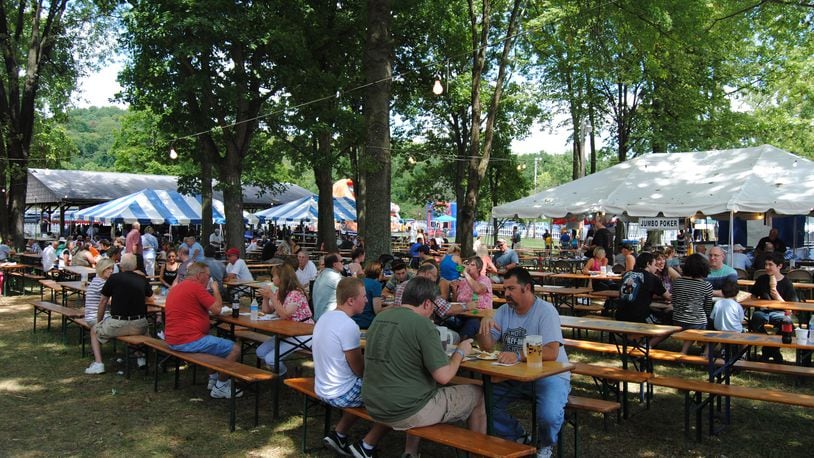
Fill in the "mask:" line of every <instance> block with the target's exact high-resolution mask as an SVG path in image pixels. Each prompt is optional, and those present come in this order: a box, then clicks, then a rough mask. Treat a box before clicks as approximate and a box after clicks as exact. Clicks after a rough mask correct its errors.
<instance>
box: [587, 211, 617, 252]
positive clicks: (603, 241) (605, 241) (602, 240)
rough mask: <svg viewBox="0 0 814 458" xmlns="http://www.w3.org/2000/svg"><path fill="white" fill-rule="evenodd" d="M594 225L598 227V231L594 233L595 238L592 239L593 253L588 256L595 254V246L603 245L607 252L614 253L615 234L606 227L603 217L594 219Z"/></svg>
mask: <svg viewBox="0 0 814 458" xmlns="http://www.w3.org/2000/svg"><path fill="white" fill-rule="evenodd" d="M594 226H595V227H596V232H595V233H594V238H593V240H592V241H591V253H588V254H587V256H588V257H591V256H593V247H595V246H601V247H602V248H604V249H605V253H608V254H609V255H610V254H613V250H612V249H611V242H612V241H613V234H611V231H609V230H608V229H607V228H606V227H605V222H604V221H603V220H602V218H596V219H595V220H594Z"/></svg>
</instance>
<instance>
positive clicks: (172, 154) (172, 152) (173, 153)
mask: <svg viewBox="0 0 814 458" xmlns="http://www.w3.org/2000/svg"><path fill="white" fill-rule="evenodd" d="M170 159H172V160H173V161H174V160H176V159H178V153H177V152H176V151H175V148H174V147H173V148H170Z"/></svg>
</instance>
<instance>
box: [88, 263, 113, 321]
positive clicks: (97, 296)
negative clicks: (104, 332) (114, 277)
mask: <svg viewBox="0 0 814 458" xmlns="http://www.w3.org/2000/svg"><path fill="white" fill-rule="evenodd" d="M103 286H105V280H104V279H103V278H102V277H101V276H99V275H97V276H95V277H93V280H91V281H90V283H88V288H87V290H86V291H85V321H87V322H88V324H90V325H93V324H95V323H96V313H97V311H98V310H99V301H100V300H101V299H102V287H103ZM107 315H110V309H109V308H108V309H107V310H106V311H105V316H107Z"/></svg>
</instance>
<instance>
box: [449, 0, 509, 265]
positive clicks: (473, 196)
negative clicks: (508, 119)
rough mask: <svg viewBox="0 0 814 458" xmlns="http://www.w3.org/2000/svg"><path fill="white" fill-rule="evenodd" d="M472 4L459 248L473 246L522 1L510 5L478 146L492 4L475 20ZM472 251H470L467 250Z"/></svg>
mask: <svg viewBox="0 0 814 458" xmlns="http://www.w3.org/2000/svg"><path fill="white" fill-rule="evenodd" d="M473 2H474V0H470V1H469V23H470V25H469V27H470V33H471V38H472V45H473V51H472V89H471V93H470V105H471V110H472V118H471V124H470V125H471V127H470V133H469V156H470V157H471V159H470V161H469V170H468V176H467V183H466V195H465V197H464V205H463V206H464V208H463V209H462V211H461V220H460V221H459V222H458V223H459V228H460V230H461V231H464V233H463V234H461V244H462V246H468V247H471V246H472V227H473V226H474V224H475V216H476V213H475V212H476V211H477V208H478V190H479V189H480V184H481V181H482V180H483V177H484V175H485V174H486V169H487V167H488V166H489V159H490V157H491V154H492V141H493V139H494V127H495V119H497V114H498V110H499V109H500V98H501V95H502V93H503V85H504V81H505V79H506V73H507V70H506V67H507V66H508V62H509V53H510V51H511V50H512V48H513V47H514V43H515V41H516V40H517V37H516V35H515V30H516V28H517V18H518V16H519V14H520V6H521V3H522V2H521V0H514V2H513V3H512V10H511V15H510V16H509V20H508V23H507V25H506V31H505V36H507V37H511V38H507V39H504V40H503V49H502V51H501V55H500V57H499V60H498V62H497V78H496V80H495V84H494V90H493V92H492V97H491V100H490V102H489V111H488V114H487V116H486V122H485V123H484V124H483V145H481V138H480V129H481V102H480V97H481V94H480V89H481V83H482V81H481V79H482V78H483V70H484V67H485V64H486V49H487V48H488V42H489V30H490V28H491V17H490V15H491V1H490V0H482V10H481V14H480V17H478V15H477V13H476V11H475V8H474V5H473ZM470 249H471V248H470Z"/></svg>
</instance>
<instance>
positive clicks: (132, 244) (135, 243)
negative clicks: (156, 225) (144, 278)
mask: <svg viewBox="0 0 814 458" xmlns="http://www.w3.org/2000/svg"><path fill="white" fill-rule="evenodd" d="M140 229H141V224H140V223H139V222H138V221H136V222H135V223H133V225H132V226H131V229H130V232H128V233H127V238H125V239H124V252H125V253H133V254H134V255H136V270H138V271H139V272H142V273H143V272H144V246H143V245H142V244H141V231H140Z"/></svg>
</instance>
